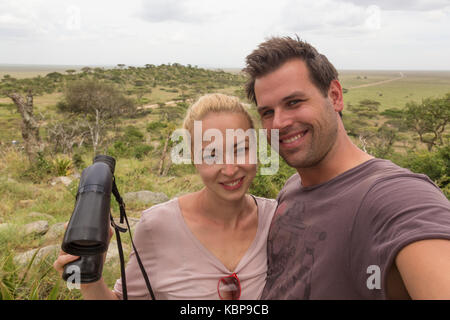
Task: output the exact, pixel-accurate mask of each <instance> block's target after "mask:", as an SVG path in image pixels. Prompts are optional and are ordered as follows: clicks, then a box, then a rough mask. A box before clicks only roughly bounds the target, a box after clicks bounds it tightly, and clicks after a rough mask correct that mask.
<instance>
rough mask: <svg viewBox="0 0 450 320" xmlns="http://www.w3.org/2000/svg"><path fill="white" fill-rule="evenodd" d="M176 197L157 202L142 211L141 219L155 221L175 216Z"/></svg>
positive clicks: (176, 208) (176, 210)
mask: <svg viewBox="0 0 450 320" xmlns="http://www.w3.org/2000/svg"><path fill="white" fill-rule="evenodd" d="M178 208H179V207H178V198H173V199H170V200H168V201H166V202H162V203H158V204H155V205H153V206H151V207H150V208H148V209H145V210H144V211H142V214H141V221H146V222H157V221H160V220H162V221H167V220H168V219H172V218H174V217H175V216H176V213H177V212H178V210H179V209H178Z"/></svg>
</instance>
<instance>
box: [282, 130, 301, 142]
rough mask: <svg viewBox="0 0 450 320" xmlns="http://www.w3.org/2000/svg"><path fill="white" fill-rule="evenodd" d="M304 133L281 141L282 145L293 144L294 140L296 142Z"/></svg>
mask: <svg viewBox="0 0 450 320" xmlns="http://www.w3.org/2000/svg"><path fill="white" fill-rule="evenodd" d="M305 133H306V132H303V133H299V134H298V135H296V136H293V137H292V138H289V139H283V142H284V143H291V142H294V141H295V140H297V139H299V138H301V137H303V136H304V135H305Z"/></svg>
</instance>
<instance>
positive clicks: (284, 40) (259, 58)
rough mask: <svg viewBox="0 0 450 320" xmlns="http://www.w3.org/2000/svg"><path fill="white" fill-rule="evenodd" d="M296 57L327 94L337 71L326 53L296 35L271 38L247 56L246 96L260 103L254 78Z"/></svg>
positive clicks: (319, 87)
mask: <svg viewBox="0 0 450 320" xmlns="http://www.w3.org/2000/svg"><path fill="white" fill-rule="evenodd" d="M295 58H298V59H301V60H303V61H305V63H306V66H307V68H308V71H309V77H310V79H311V81H312V82H313V83H314V85H315V86H316V87H317V88H318V89H319V90H320V92H322V94H323V95H324V96H327V95H328V89H329V88H330V84H331V81H333V80H338V72H337V71H336V69H335V68H334V66H333V65H332V64H331V63H330V62H329V61H328V59H327V58H326V57H325V56H324V55H323V54H320V53H319V52H318V51H317V50H316V49H315V48H314V47H313V46H311V45H310V44H309V43H307V42H305V41H302V40H300V39H299V37H298V36H296V38H295V39H293V38H291V37H272V38H270V39H268V40H267V41H265V42H263V43H261V44H260V45H259V46H258V48H257V49H255V50H254V51H253V52H252V53H251V54H249V55H248V56H247V58H246V64H247V66H246V67H245V68H244V69H243V71H244V72H245V73H247V74H248V75H249V79H248V81H247V83H246V85H245V91H246V94H247V97H248V98H249V99H250V100H251V101H253V102H254V103H255V104H257V101H256V96H255V79H256V78H259V77H262V76H265V75H267V74H268V73H270V72H272V71H274V70H276V69H277V68H278V67H280V66H281V65H282V64H284V63H285V62H286V61H288V60H291V59H295Z"/></svg>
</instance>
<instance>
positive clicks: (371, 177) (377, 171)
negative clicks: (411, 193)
mask: <svg viewBox="0 0 450 320" xmlns="http://www.w3.org/2000/svg"><path fill="white" fill-rule="evenodd" d="M372 160H373V161H371V163H370V164H369V165H368V166H367V178H366V179H362V180H361V182H362V183H364V182H367V183H368V184H369V188H368V190H367V191H370V190H372V191H373V190H379V189H386V188H389V189H393V190H392V191H396V192H407V191H408V190H407V189H408V188H409V187H411V188H414V189H415V188H417V187H418V186H422V187H425V188H432V189H437V190H439V188H438V187H437V186H436V185H435V184H434V183H433V181H432V180H431V179H430V178H429V177H428V176H427V175H425V174H421V173H414V172H412V171H410V170H409V169H407V168H403V167H400V166H398V165H396V164H395V163H393V162H391V161H389V160H384V159H377V158H375V159H372ZM399 184H401V185H402V186H403V188H399ZM404 187H406V189H405V188H404Z"/></svg>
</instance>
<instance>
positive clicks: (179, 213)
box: [174, 195, 262, 274]
mask: <svg viewBox="0 0 450 320" xmlns="http://www.w3.org/2000/svg"><path fill="white" fill-rule="evenodd" d="M251 196H252V197H253V199H254V200H255V203H256V214H257V217H258V226H257V230H256V234H255V237H254V238H253V241H252V243H251V244H250V246H249V247H248V249H247V251H246V252H245V253H244V255H243V256H242V258H241V260H239V262H238V264H237V265H236V268H235V269H234V270H233V271H232V270H229V269H228V268H227V267H226V266H225V265H224V264H223V262H222V261H221V260H220V259H219V258H217V257H216V256H215V255H214V254H213V253H212V252H211V251H210V250H209V249H208V248H206V247H205V246H204V245H203V243H201V241H200V240H199V239H197V237H196V236H195V235H194V233H193V232H192V230H191V229H190V228H189V226H188V225H187V223H186V220H185V219H184V216H183V213H182V211H181V207H180V202H179V199H178V197H177V198H174V201H175V203H176V209H177V218H178V220H179V223H180V225H181V227H182V228H183V229H184V230H185V231H186V234H187V235H188V236H189V237H190V238H191V239H192V241H193V242H194V243H195V245H196V247H197V248H198V249H199V250H200V251H201V252H202V253H203V254H205V255H206V256H207V257H208V258H209V259H210V260H211V261H213V262H214V264H215V265H216V266H217V267H218V268H219V269H221V270H223V272H224V273H225V274H232V273H239V271H240V268H241V265H243V264H244V263H245V262H246V260H247V259H248V257H249V256H250V255H251V253H252V251H253V250H254V248H255V246H256V245H257V243H258V239H259V235H260V233H261V230H262V219H261V214H260V210H259V209H260V206H259V204H258V201H257V200H256V198H255V197H254V196H253V195H251ZM244 265H245V264H244Z"/></svg>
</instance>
